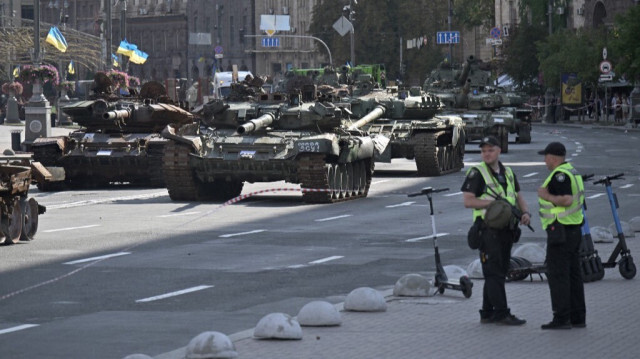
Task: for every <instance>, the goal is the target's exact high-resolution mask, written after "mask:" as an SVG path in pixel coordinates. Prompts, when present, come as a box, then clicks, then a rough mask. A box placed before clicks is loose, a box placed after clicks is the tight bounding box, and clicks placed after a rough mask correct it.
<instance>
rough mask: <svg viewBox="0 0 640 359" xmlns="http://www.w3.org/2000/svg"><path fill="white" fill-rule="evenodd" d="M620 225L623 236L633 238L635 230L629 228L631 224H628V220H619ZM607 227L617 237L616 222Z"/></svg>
mask: <svg viewBox="0 0 640 359" xmlns="http://www.w3.org/2000/svg"><path fill="white" fill-rule="evenodd" d="M620 226H621V227H622V233H623V234H624V237H625V238H634V237H635V236H636V234H635V232H634V231H633V230H631V225H630V224H629V222H625V221H620ZM608 228H609V232H611V234H612V235H613V237H614V238H617V237H618V229H617V228H616V222H612V223H611V224H610V225H609V227H608Z"/></svg>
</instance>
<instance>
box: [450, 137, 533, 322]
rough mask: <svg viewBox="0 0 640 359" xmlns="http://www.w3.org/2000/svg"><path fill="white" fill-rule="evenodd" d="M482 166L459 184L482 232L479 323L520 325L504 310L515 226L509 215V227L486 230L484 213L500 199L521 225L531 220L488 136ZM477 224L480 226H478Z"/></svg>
mask: <svg viewBox="0 0 640 359" xmlns="http://www.w3.org/2000/svg"><path fill="white" fill-rule="evenodd" d="M480 148H481V152H482V163H480V164H479V165H477V166H475V167H472V168H471V169H469V171H468V172H467V177H466V179H465V181H464V183H463V184H462V189H461V190H462V192H463V198H464V206H465V208H472V209H473V221H474V223H476V224H478V225H479V226H480V228H482V236H481V238H482V244H481V246H480V248H479V249H480V261H481V263H482V273H483V275H484V288H483V293H482V309H481V310H480V322H481V323H483V324H484V323H496V324H502V325H522V324H525V323H526V320H523V319H519V318H517V317H516V316H515V315H513V314H511V311H510V310H509V307H508V306H507V293H506V290H505V281H506V275H507V271H508V270H509V263H510V260H511V247H512V246H513V243H514V242H515V241H517V240H518V238H519V236H520V229H519V228H518V227H517V222H516V221H514V220H513V218H511V213H509V216H510V217H509V218H510V220H509V224H508V225H507V226H505V227H504V228H501V229H493V228H488V227H487V226H486V223H485V222H484V220H485V212H486V209H487V207H489V205H490V204H491V203H492V202H493V201H494V200H495V197H498V196H499V197H502V198H503V199H504V200H506V201H507V202H509V204H511V205H512V206H515V205H517V206H518V207H519V208H520V210H521V211H522V217H521V218H520V221H521V223H522V224H524V225H527V224H529V222H530V220H531V215H530V214H529V212H528V206H527V203H526V202H525V200H524V198H523V197H522V196H520V185H519V184H518V181H517V180H516V176H515V175H514V174H513V171H512V170H511V168H509V167H505V166H503V165H502V163H500V161H499V159H498V158H499V156H500V142H498V139H497V138H495V137H493V136H487V137H484V138H483V139H482V141H481V142H480ZM478 221H479V223H477V222H478Z"/></svg>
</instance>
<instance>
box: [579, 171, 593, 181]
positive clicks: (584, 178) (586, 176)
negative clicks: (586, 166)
mask: <svg viewBox="0 0 640 359" xmlns="http://www.w3.org/2000/svg"><path fill="white" fill-rule="evenodd" d="M593 176H595V175H594V174H593V173H590V174H588V175H584V176H582V180H583V181H588V180H589V179H590V178H591V177H593Z"/></svg>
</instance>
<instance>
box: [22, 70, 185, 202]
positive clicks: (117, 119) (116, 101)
mask: <svg viewBox="0 0 640 359" xmlns="http://www.w3.org/2000/svg"><path fill="white" fill-rule="evenodd" d="M100 82H101V83H102V84H103V85H104V86H102V87H100V85H99V84H98V83H100ZM105 86H106V87H105ZM110 86H111V85H110V84H109V83H108V78H107V79H105V78H102V77H100V78H99V77H96V88H98V87H100V88H101V89H105V88H106V89H107V90H106V91H99V90H98V91H96V92H97V94H96V95H94V96H93V97H92V99H91V100H89V101H80V102H77V103H73V104H71V105H69V106H66V107H63V108H62V111H64V112H65V113H66V114H67V115H69V116H71V117H72V119H73V121H74V122H76V123H78V124H79V125H80V126H82V128H81V129H80V130H77V131H74V132H72V133H70V134H69V135H68V136H59V137H46V138H38V139H36V140H35V141H34V142H33V144H32V145H31V147H30V151H32V152H33V159H34V161H37V162H40V163H41V164H42V165H43V166H44V167H45V168H46V170H47V171H48V172H49V173H50V174H51V178H49V179H47V180H41V181H38V183H37V184H38V188H39V189H40V190H43V191H50V190H60V189H64V188H65V187H67V186H70V187H92V186H102V185H107V184H109V183H116V182H117V183H124V182H126V183H130V184H135V185H143V186H152V187H164V179H163V176H162V156H163V153H164V146H165V144H166V143H167V142H168V141H167V140H166V139H165V138H163V137H162V136H161V135H160V131H162V129H163V128H164V127H165V126H167V125H168V124H170V123H185V122H191V121H192V118H193V117H194V115H192V114H191V113H189V112H187V111H185V110H183V109H181V108H180V107H178V106H174V105H171V104H169V103H164V101H168V98H167V97H166V91H165V89H164V87H163V86H162V85H160V84H159V83H155V82H150V83H146V84H145V85H144V86H143V87H142V89H141V91H140V95H139V96H136V97H128V98H125V97H118V96H115V95H113V93H112V91H111V90H109V88H110Z"/></svg>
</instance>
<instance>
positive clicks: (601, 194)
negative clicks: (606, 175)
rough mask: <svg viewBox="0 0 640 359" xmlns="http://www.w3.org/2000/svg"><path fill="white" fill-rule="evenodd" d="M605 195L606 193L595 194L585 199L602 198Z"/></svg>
mask: <svg viewBox="0 0 640 359" xmlns="http://www.w3.org/2000/svg"><path fill="white" fill-rule="evenodd" d="M605 194H606V193H596V194H594V195H591V196H589V197H587V199H593V198H598V197H601V196H604V195H605Z"/></svg>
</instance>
